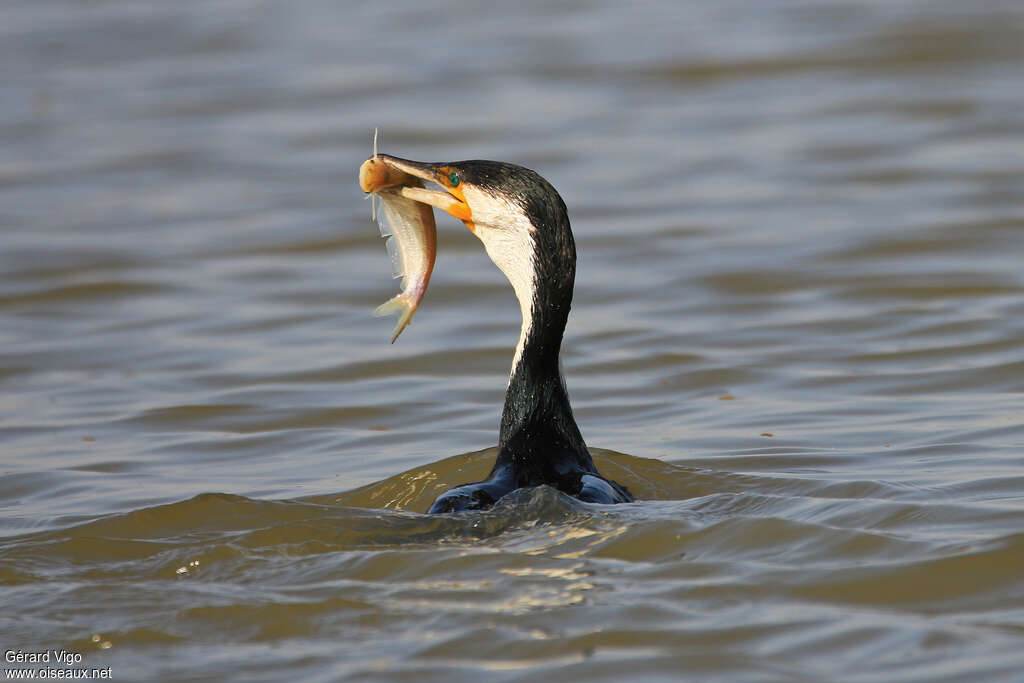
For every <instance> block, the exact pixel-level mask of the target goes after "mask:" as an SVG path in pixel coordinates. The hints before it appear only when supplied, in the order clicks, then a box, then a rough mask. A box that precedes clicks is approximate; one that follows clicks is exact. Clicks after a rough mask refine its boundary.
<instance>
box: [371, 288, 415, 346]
mask: <svg viewBox="0 0 1024 683" xmlns="http://www.w3.org/2000/svg"><path fill="white" fill-rule="evenodd" d="M415 312H416V308H415V307H414V306H413V305H412V302H411V301H409V298H408V297H406V296H405V295H404V294H399V295H398V296H395V297H392V298H390V299H388V300H387V301H385V302H384V303H382V304H381V305H380V306H378V307H377V308H375V309H373V314H374V315H375V316H377V317H380V316H385V315H391V314H392V313H397V314H398V322H396V323H395V329H394V330H393V332H392V337H391V343H392V344H394V343H395V340H396V339H398V335H400V334H402V330H404V329H405V328H406V326H407V325H408V324H409V322H410V321H411V320H412V314H413V313H415Z"/></svg>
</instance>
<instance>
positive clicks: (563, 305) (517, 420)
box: [495, 211, 594, 485]
mask: <svg viewBox="0 0 1024 683" xmlns="http://www.w3.org/2000/svg"><path fill="white" fill-rule="evenodd" d="M545 218H547V220H548V221H549V224H547V225H540V226H538V230H536V231H535V232H534V233H533V235H532V241H534V245H533V247H534V248H533V258H532V262H533V263H532V273H531V275H532V277H530V278H529V279H528V281H527V282H525V283H516V282H513V286H514V287H515V289H516V295H517V296H518V297H519V299H520V309H521V310H522V313H523V324H522V330H521V333H520V338H519V344H518V345H517V347H516V355H515V358H514V360H513V367H512V374H511V376H510V378H509V384H508V391H507V392H506V394H505V408H504V410H503V411H502V416H501V431H500V437H499V443H498V446H499V451H498V461H497V463H496V465H495V467H502V466H505V465H508V464H512V465H514V469H515V471H516V473H517V477H518V478H519V479H520V480H521V481H520V484H521V485H527V484H530V483H533V480H534V479H536V480H538V481H551V480H552V477H555V476H557V475H562V474H566V473H567V472H569V471H573V470H576V471H578V470H580V469H583V470H585V471H590V472H592V471H594V464H593V461H592V460H591V457H590V453H589V452H588V451H587V446H586V444H585V443H584V441H583V437H582V435H581V434H580V430H579V427H578V426H577V425H576V420H575V418H574V417H573V414H572V407H571V406H570V404H569V395H568V392H567V391H566V388H565V382H564V380H563V378H562V372H561V367H560V363H559V353H560V351H561V346H562V335H563V333H564V331H565V324H566V321H567V320H568V317H569V309H570V307H571V305H572V293H573V282H574V280H575V275H576V247H575V244H574V242H573V238H572V231H571V230H570V228H569V220H568V218H567V217H566V215H565V213H564V211H563V212H561V213H560V214H554V216H553V217H552V215H548V216H547V217H545ZM510 279H511V278H510ZM524 285H525V286H524Z"/></svg>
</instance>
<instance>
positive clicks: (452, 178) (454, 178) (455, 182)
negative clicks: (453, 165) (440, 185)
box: [448, 171, 459, 187]
mask: <svg viewBox="0 0 1024 683" xmlns="http://www.w3.org/2000/svg"><path fill="white" fill-rule="evenodd" d="M448 182H450V183H451V184H452V187H458V186H459V174H458V173H456V172H455V171H452V172H451V173H449V174H448Z"/></svg>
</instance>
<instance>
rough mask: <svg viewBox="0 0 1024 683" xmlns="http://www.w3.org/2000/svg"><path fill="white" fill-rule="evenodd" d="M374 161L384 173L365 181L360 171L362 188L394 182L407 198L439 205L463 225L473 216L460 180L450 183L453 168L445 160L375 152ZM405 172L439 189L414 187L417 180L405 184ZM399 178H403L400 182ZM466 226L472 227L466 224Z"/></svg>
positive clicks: (375, 187) (383, 186)
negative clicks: (403, 156) (394, 155)
mask: <svg viewBox="0 0 1024 683" xmlns="http://www.w3.org/2000/svg"><path fill="white" fill-rule="evenodd" d="M373 159H374V160H377V161H378V162H383V163H384V164H385V165H386V167H387V173H378V174H374V175H375V177H370V176H368V177H367V178H366V182H364V178H363V177H362V174H360V184H361V185H362V187H363V191H364V192H376V191H378V190H381V189H384V188H385V187H389V186H398V187H397V191H398V192H399V193H400V194H401V195H402V196H403V197H405V198H406V199H411V200H413V201H416V202H420V203H422V204H429V205H430V206H433V207H436V208H438V209H441V210H442V211H446V212H448V213H450V214H451V215H452V216H455V217H456V218H458V219H459V220H461V221H463V222H465V223H466V224H467V227H469V226H470V225H471V222H472V220H473V212H472V211H471V210H470V208H469V204H467V203H466V197H465V195H464V194H463V191H462V190H463V184H462V183H460V184H459V185H456V186H452V184H451V182H450V181H449V179H448V178H449V174H450V173H451V172H452V171H453V169H452V168H451V167H449V166H447V165H445V164H432V163H425V162H422V161H410V160H409V159H400V158H399V157H393V156H390V155H388V154H378V155H377V156H375V157H373ZM408 176H413V177H415V178H419V179H421V180H425V181H427V182H429V183H435V184H436V185H438V186H440V188H441V189H440V190H428V189H427V188H424V187H418V184H408ZM403 180H404V181H405V182H403ZM470 229H472V228H471V227H470Z"/></svg>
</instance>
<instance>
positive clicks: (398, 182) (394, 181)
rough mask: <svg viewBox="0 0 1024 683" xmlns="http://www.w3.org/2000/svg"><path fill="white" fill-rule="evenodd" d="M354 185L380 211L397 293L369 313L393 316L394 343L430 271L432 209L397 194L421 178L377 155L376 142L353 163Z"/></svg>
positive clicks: (433, 232)
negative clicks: (397, 280)
mask: <svg viewBox="0 0 1024 683" xmlns="http://www.w3.org/2000/svg"><path fill="white" fill-rule="evenodd" d="M359 186H360V187H361V188H362V190H363V192H367V193H369V194H371V195H375V196H376V197H378V198H379V200H380V204H381V208H382V209H383V210H382V211H381V212H378V213H377V222H378V225H379V226H380V234H381V236H383V237H384V238H385V239H386V240H387V249H388V254H389V255H390V256H391V266H392V271H393V275H394V277H396V278H399V277H400V278H402V291H401V292H399V293H398V294H397V295H396V296H394V297H392V298H391V299H389V300H388V301H386V302H384V303H383V304H381V305H380V306H378V307H377V308H376V309H374V311H373V315H375V316H385V315H391V314H394V313H397V314H398V321H397V322H396V323H395V329H394V330H393V332H392V336H391V343H392V344H394V343H395V340H396V339H398V335H400V334H401V333H402V330H404V329H405V328H406V327H407V326H408V325H409V323H410V322H411V321H412V316H413V314H415V313H416V310H417V309H418V308H419V306H420V302H421V301H422V300H423V295H424V294H426V293H427V285H428V284H430V275H431V273H432V272H433V271H434V259H435V258H436V256H437V225H436V224H435V223H434V209H433V207H432V206H430V205H429V204H424V203H422V202H417V201H413V200H411V199H408V198H406V197H404V196H402V194H401V189H402V188H403V187H420V188H422V187H423V182H422V181H421V180H420V179H419V178H417V177H415V176H413V175H409V174H408V173H406V172H404V171H401V170H399V169H397V168H394V167H393V166H392V165H390V164H389V163H388V162H387V160H386V159H385V158H382V157H378V156H377V153H376V144H375V145H374V155H373V156H372V157H370V158H369V159H367V160H366V161H364V162H363V164H362V165H361V166H360V167H359ZM373 201H377V200H373Z"/></svg>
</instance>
